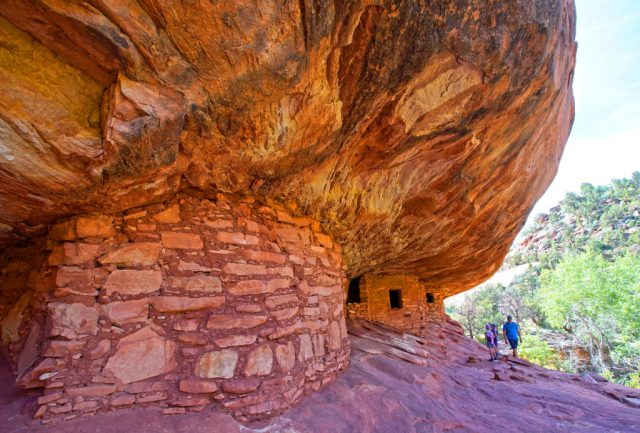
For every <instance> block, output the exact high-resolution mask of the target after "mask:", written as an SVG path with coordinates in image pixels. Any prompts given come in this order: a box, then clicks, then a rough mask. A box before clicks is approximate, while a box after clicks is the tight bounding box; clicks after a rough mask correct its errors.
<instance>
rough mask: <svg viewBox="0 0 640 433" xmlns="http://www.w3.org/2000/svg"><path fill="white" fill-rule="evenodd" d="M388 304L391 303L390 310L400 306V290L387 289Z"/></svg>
mask: <svg viewBox="0 0 640 433" xmlns="http://www.w3.org/2000/svg"><path fill="white" fill-rule="evenodd" d="M389 304H390V305H391V309H392V310H398V309H400V308H402V290H399V289H392V290H389Z"/></svg>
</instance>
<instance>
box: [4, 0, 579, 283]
mask: <svg viewBox="0 0 640 433" xmlns="http://www.w3.org/2000/svg"><path fill="white" fill-rule="evenodd" d="M574 27H575V11H574V7H573V2H572V1H570V0H560V1H555V0H554V1H552V0H536V1H531V0H517V1H504V2H500V1H498V2H493V1H481V2H473V3H472V4H469V5H465V6H461V5H460V4H458V3H457V2H454V1H451V0H438V1H433V2H422V1H418V0H411V1H406V2H402V3H401V4H398V3H397V2H393V1H386V0H382V1H375V2H368V1H366V2H365V1H362V2H360V1H347V2H333V1H327V2H308V1H299V2H284V3H279V4H273V2H258V3H256V4H253V3H252V4H248V3H246V2H243V1H239V2H210V1H207V0H196V1H190V2H184V3H179V2H169V1H158V0H136V1H133V0H132V1H126V2H125V1H109V2H106V1H101V0H90V1H86V2H80V1H60V0H6V1H3V2H2V3H1V4H0V41H1V42H2V49H1V50H0V94H2V98H0V136H1V137H2V139H1V140H0V185H2V186H1V187H0V242H1V243H2V245H5V246H6V245H9V244H15V243H16V242H24V241H26V240H28V239H33V238H36V237H39V236H42V235H44V234H46V233H47V232H48V226H49V225H50V224H52V223H55V222H57V221H59V220H61V219H63V218H66V217H69V216H72V215H81V214H92V213H99V214H109V213H112V212H122V211H124V210H127V209H130V208H133V207H139V206H144V205H147V204H152V203H159V202H162V201H165V200H167V199H169V198H171V197H172V196H173V195H174V194H175V193H176V192H178V191H180V190H185V189H188V188H197V189H200V190H204V191H222V192H227V193H241V194H246V193H249V192H250V193H251V194H256V195H261V196H265V197H270V198H272V199H277V200H279V201H280V202H282V203H285V204H288V205H290V208H291V209H292V210H293V211H294V212H296V213H299V214H305V215H308V216H312V217H313V218H314V219H315V220H317V221H319V222H321V224H322V226H323V228H324V230H325V231H326V232H327V233H329V234H330V235H331V236H332V237H333V238H334V239H335V240H336V241H337V242H338V243H339V244H340V245H341V246H342V247H343V254H344V260H345V263H346V264H347V273H348V275H349V276H355V275H360V274H362V273H366V272H382V273H409V274H412V275H417V276H419V277H420V278H421V279H423V280H424V281H426V282H428V283H429V284H433V285H434V286H437V287H445V288H446V290H448V291H449V293H450V294H453V293H455V292H459V291H461V290H464V289H465V288H468V287H471V286H473V285H474V284H476V283H478V282H479V281H481V280H483V279H485V278H487V277H488V276H489V275H490V274H491V273H493V272H494V271H495V270H496V269H497V267H498V266H499V264H500V262H501V260H502V258H503V256H504V254H506V252H507V250H508V247H509V245H510V243H511V241H512V239H513V238H514V236H515V235H516V233H517V232H518V230H519V228H520V227H521V225H522V224H523V222H524V220H525V217H526V215H527V214H528V212H529V210H530V209H531V207H532V205H533V203H534V202H535V201H536V199H537V198H538V197H539V196H540V195H541V194H542V193H543V191H544V190H545V188H546V187H547V185H548V184H549V183H550V181H551V179H552V178H553V176H554V174H555V172H556V167H557V164H558V161H559V158H560V155H561V153H562V149H563V146H564V143H565V141H566V139H567V136H568V133H569V130H570V127H571V123H572V119H573V97H572V92H571V81H572V74H573V67H574V62H575V49H576V44H575V42H574V36H575V28H574ZM166 218H171V214H170V213H168V214H167V215H166ZM174 241H175V242H189V241H188V240H187V239H182V240H179V239H174Z"/></svg>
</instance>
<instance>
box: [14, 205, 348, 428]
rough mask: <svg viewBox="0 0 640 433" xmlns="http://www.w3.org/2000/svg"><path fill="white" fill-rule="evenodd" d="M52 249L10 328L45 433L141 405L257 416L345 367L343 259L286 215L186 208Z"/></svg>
mask: <svg viewBox="0 0 640 433" xmlns="http://www.w3.org/2000/svg"><path fill="white" fill-rule="evenodd" d="M44 249H45V252H46V254H47V255H48V259H47V261H44V262H43V263H42V264H41V265H40V266H39V267H38V265H37V263H34V265H33V266H35V267H36V268H35V269H36V271H35V272H34V273H35V275H36V276H37V277H38V278H35V277H34V278H33V279H34V280H38V281H40V283H39V284H34V285H32V286H33V287H31V288H28V287H24V288H22V289H20V290H21V291H22V292H24V293H26V295H23V297H24V296H27V297H26V298H24V299H25V300H24V301H23V302H20V301H18V302H17V303H16V305H15V306H14V307H13V308H12V309H11V310H10V311H9V312H8V313H7V314H5V315H4V316H3V317H4V319H3V322H2V331H3V337H4V336H5V333H6V334H7V336H8V340H11V341H8V344H9V346H6V348H7V349H8V351H9V354H10V357H11V359H12V360H13V361H14V363H15V365H16V367H17V372H18V373H19V374H20V377H19V378H18V381H19V383H20V384H21V385H23V386H24V387H27V388H33V387H44V393H43V395H42V396H41V397H40V398H39V399H38V403H39V405H40V407H39V410H38V411H37V414H36V416H37V417H41V418H43V422H52V421H57V420H60V419H63V418H64V419H67V418H73V417H76V416H79V415H83V414H90V413H94V412H96V411H100V410H110V409H115V408H119V407H124V406H132V405H144V404H154V405H159V406H162V407H163V408H164V409H163V410H164V412H165V413H183V412H185V411H194V410H202V409H203V408H204V407H205V406H206V405H209V404H215V405H220V406H222V407H223V408H225V409H227V410H229V411H231V412H232V413H233V414H234V415H235V416H237V417H240V418H247V417H259V416H262V415H264V414H271V413H274V412H278V411H280V410H282V409H285V408H287V407H288V406H290V405H291V404H293V403H294V402H295V401H296V400H297V399H298V398H299V397H300V396H301V395H302V394H303V393H305V392H307V391H310V390H317V389H319V387H320V386H322V385H324V384H326V383H328V382H330V381H332V380H333V379H334V378H335V375H336V372H338V371H339V370H341V369H343V368H345V367H346V365H347V364H348V354H349V349H348V339H347V333H346V327H345V320H344V310H343V303H344V294H343V291H342V287H343V285H344V283H345V278H344V273H343V265H342V261H341V258H340V252H339V249H338V247H337V245H335V244H334V243H333V242H332V241H331V239H330V238H329V237H328V236H326V235H324V234H323V233H321V231H320V229H319V224H317V223H316V222H314V221H311V220H309V219H304V218H293V217H291V216H290V215H289V214H287V213H286V212H285V210H284V208H278V207H277V206H265V205H261V204H259V203H257V202H254V201H253V200H252V199H245V200H242V201H232V200H228V199H225V198H224V197H222V196H219V197H218V199H217V200H216V201H210V200H207V199H202V198H197V197H194V196H187V195H182V196H178V198H177V199H176V200H174V201H171V202H168V203H165V204H163V205H153V206H148V207H145V208H141V209H134V210H131V211H129V212H127V213H126V214H117V215H92V216H83V217H79V218H74V219H72V220H70V221H66V222H63V223H60V224H58V225H56V226H54V227H53V228H52V229H51V231H50V233H49V236H48V240H47V245H46V246H45V247H44ZM18 262H20V263H24V262H25V260H24V258H23V259H22V260H20V261H16V262H14V263H18ZM15 266H17V265H15ZM15 266H14V267H15ZM7 269H8V268H7V267H5V270H7ZM24 271H26V269H25V270H24ZM16 284H18V285H25V284H26V283H25V282H22V281H21V282H20V283H16ZM20 290H18V291H20ZM23 297H18V299H23ZM35 300H37V302H36V301H35ZM5 331H6V332H5ZM25 353H27V355H28V356H27V358H28V359H27V361H22V364H21V365H20V366H19V367H18V366H17V365H18V362H17V361H19V360H20V359H24V358H25V355H24V354H25ZM25 363H27V364H28V365H25Z"/></svg>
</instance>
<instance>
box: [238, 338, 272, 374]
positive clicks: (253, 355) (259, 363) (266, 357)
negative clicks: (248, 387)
mask: <svg viewBox="0 0 640 433" xmlns="http://www.w3.org/2000/svg"><path fill="white" fill-rule="evenodd" d="M272 368H273V351H272V350H271V347H270V346H269V345H267V344H262V345H260V346H258V347H256V348H255V349H253V350H252V351H251V352H250V353H249V355H248V356H247V363H246V364H245V367H244V375H245V376H266V375H267V374H269V373H271V369H272Z"/></svg>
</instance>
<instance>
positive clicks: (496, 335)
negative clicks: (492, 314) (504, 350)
mask: <svg viewBox="0 0 640 433" xmlns="http://www.w3.org/2000/svg"><path fill="white" fill-rule="evenodd" d="M490 325H491V332H493V335H494V336H495V337H496V359H497V358H498V357H499V356H500V339H499V338H498V326H497V325H496V324H495V323H491V324H490Z"/></svg>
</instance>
